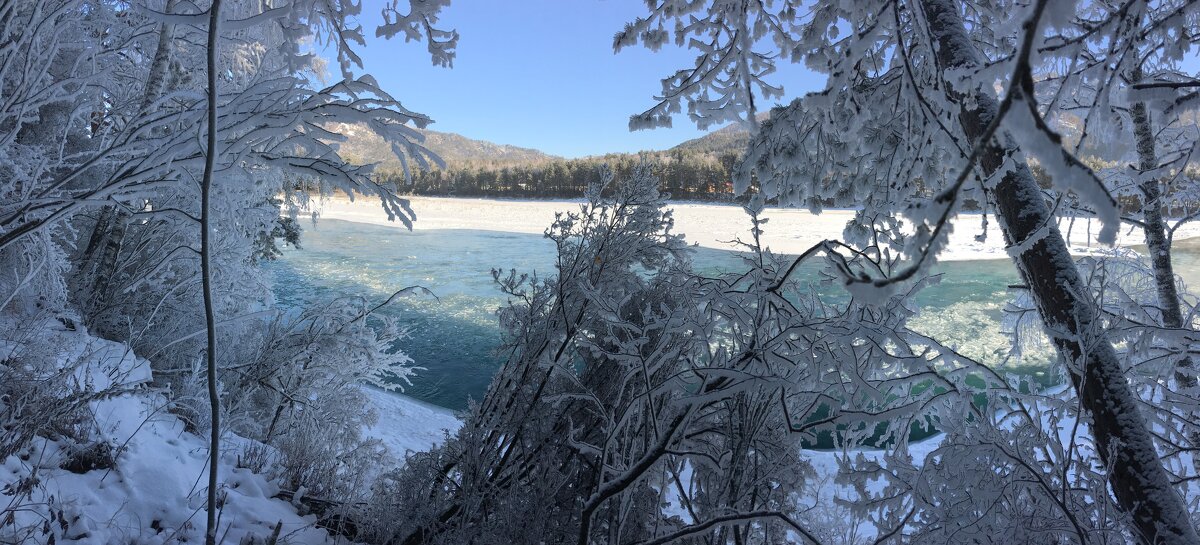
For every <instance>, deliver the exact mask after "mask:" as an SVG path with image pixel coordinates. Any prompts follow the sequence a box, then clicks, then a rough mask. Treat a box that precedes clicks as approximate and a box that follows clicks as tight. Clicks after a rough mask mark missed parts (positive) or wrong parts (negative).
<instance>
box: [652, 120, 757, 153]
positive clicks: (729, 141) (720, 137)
mask: <svg viewBox="0 0 1200 545" xmlns="http://www.w3.org/2000/svg"><path fill="white" fill-rule="evenodd" d="M749 142H750V131H748V130H746V128H745V127H743V126H741V125H739V124H736V123H735V124H732V125H726V126H724V127H721V128H720V129H717V130H715V131H712V132H710V133H708V134H706V135H704V136H701V137H699V138H693V139H691V140H688V141H686V142H683V143H681V144H679V145H677V146H675V147H673V148H671V151H675V150H680V151H690V152H696V153H714V154H718V155H719V154H722V153H726V152H731V153H736V154H738V155H741V154H742V152H744V151H746V144H747V143H749Z"/></svg>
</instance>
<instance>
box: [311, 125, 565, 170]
mask: <svg viewBox="0 0 1200 545" xmlns="http://www.w3.org/2000/svg"><path fill="white" fill-rule="evenodd" d="M331 129H332V130H334V131H335V132H339V133H341V134H343V135H345V136H346V141H345V142H341V143H340V150H341V152H342V155H343V156H344V157H346V158H347V159H349V160H350V161H352V162H357V163H374V162H377V163H379V168H380V169H381V170H400V159H398V158H396V156H395V155H394V154H393V153H392V148H391V146H390V145H388V144H387V143H386V142H384V141H383V138H380V137H379V135H377V134H375V133H374V132H373V131H371V130H369V129H367V128H366V127H363V126H361V125H350V124H337V125H336V126H334V127H331ZM416 131H417V132H419V133H421V134H422V135H424V136H425V142H424V145H425V147H426V148H428V149H429V150H430V151H432V152H434V153H436V154H437V155H438V156H439V157H441V158H442V160H443V161H445V162H446V166H447V167H448V168H452V169H453V168H459V167H464V166H468V165H472V164H476V165H479V164H487V165H489V166H496V167H505V166H517V165H531V164H540V163H545V162H549V161H554V160H559V159H561V157H557V156H554V155H550V154H547V153H544V152H541V151H539V150H535V149H530V148H521V147H517V146H510V145H508V144H496V143H493V142H488V141H486V140H475V139H472V138H467V137H465V136H463V135H461V134H455V133H449V132H438V131H431V130H425V129H416Z"/></svg>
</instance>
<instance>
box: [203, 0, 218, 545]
mask: <svg viewBox="0 0 1200 545" xmlns="http://www.w3.org/2000/svg"><path fill="white" fill-rule="evenodd" d="M220 13H221V0H213V1H212V6H211V7H209V8H208V53H207V55H206V56H207V58H208V71H207V76H208V146H207V148H208V149H206V150H205V152H204V176H203V177H202V178H201V182H200V276H201V284H202V288H203V291H204V325H205V327H204V330H205V333H207V345H206V349H205V356H206V360H207V362H206V363H207V378H208V406H209V411H210V413H209V418H210V419H211V421H212V426H210V427H211V428H212V430H211V432H210V434H209V443H208V501H207V505H206V511H207V513H206V514H207V515H208V517H207V518H208V520H207V522H206V524H205V531H204V543H205V545H216V543H217V469H218V464H219V462H220V459H221V448H220V445H221V398H220V397H219V396H218V395H217V318H216V308H215V307H214V304H213V285H212V284H213V282H212V281H213V270H212V232H213V227H212V202H211V201H212V184H213V170H214V169H215V167H216V160H217V47H218V46H219V45H220V44H219V40H218V35H217V33H218V32H219V30H220V25H219V23H220V20H221V15H220Z"/></svg>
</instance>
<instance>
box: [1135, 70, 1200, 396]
mask: <svg viewBox="0 0 1200 545" xmlns="http://www.w3.org/2000/svg"><path fill="white" fill-rule="evenodd" d="M1132 79H1133V81H1138V80H1141V79H1142V71H1141V70H1140V69H1139V70H1136V71H1134V73H1133V77H1132ZM1130 117H1131V118H1132V119H1133V133H1134V137H1135V138H1136V140H1137V152H1138V170H1139V171H1141V172H1149V171H1151V170H1154V169H1156V168H1158V150H1157V149H1156V145H1155V141H1154V126H1153V124H1152V122H1151V120H1150V112H1149V110H1148V109H1147V108H1146V103H1145V102H1135V103H1134V104H1133V107H1132V108H1131V109H1130ZM1138 187H1139V188H1140V189H1141V190H1142V221H1143V222H1145V225H1144V226H1143V227H1142V229H1143V231H1144V232H1145V234H1146V248H1147V249H1148V251H1149V252H1150V265H1151V267H1152V268H1153V269H1154V288H1155V290H1156V291H1157V292H1158V307H1159V311H1160V312H1161V313H1162V321H1163V325H1164V326H1166V327H1169V328H1173V329H1180V328H1182V327H1183V313H1182V312H1181V311H1180V310H1179V291H1178V290H1177V289H1176V287H1175V270H1174V268H1173V267H1172V265H1171V242H1170V240H1168V239H1167V229H1166V222H1164V221H1163V214H1162V189H1161V188H1160V187H1159V183H1158V180H1157V179H1156V178H1145V179H1142V180H1141V181H1139V182H1138ZM1191 367H1192V360H1191V358H1188V357H1184V358H1181V359H1180V360H1179V362H1178V364H1177V367H1176V369H1175V380H1176V382H1178V383H1179V385H1180V386H1183V387H1191V386H1195V385H1196V377H1195V376H1194V375H1193V374H1192V370H1191Z"/></svg>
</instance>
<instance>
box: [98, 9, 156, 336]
mask: <svg viewBox="0 0 1200 545" xmlns="http://www.w3.org/2000/svg"><path fill="white" fill-rule="evenodd" d="M178 4H179V0H168V2H167V6H166V12H167V13H173V12H174V10H175V8H176V6H177V5H178ZM174 49H175V25H174V23H163V24H162V27H161V28H160V29H159V33H158V46H157V47H156V48H155V51H154V60H153V61H152V62H151V63H150V71H149V74H148V75H147V77H146V88H145V90H144V91H143V92H142V105H141V111H140V113H141V114H142V115H146V114H147V113H148V110H149V109H150V107H151V105H153V104H154V101H155V100H158V98H159V97H160V96H162V93H163V88H164V86H165V83H166V80H167V71H168V68H169V67H170V64H171V53H172V52H173V51H174ZM128 226H129V216H128V215H127V214H125V213H123V211H122V210H121V209H119V208H118V207H116V206H111V205H110V206H105V207H103V208H101V209H100V218H99V219H98V220H97V221H96V225H95V226H94V227H93V230H92V236H91V239H90V240H89V242H88V245H87V249H86V250H85V251H84V255H83V260H82V261H83V263H86V264H88V266H89V267H90V270H89V271H88V272H89V273H91V275H92V286H91V292H90V297H89V299H88V301H86V304H87V309H88V310H87V312H86V313H87V314H88V315H89V316H88V318H89V319H93V318H95V317H96V316H95V314H96V313H97V312H103V311H104V309H105V308H107V307H108V302H109V301H111V300H112V297H111V294H110V293H109V285H110V283H111V282H112V279H113V276H115V275H116V274H117V258H118V257H120V254H121V245H122V244H123V243H124V241H125V230H126V228H127V227H128ZM92 263H95V265H94V266H91V264H92ZM84 278H85V279H86V278H87V277H86V276H85V277H84ZM105 333H111V332H105Z"/></svg>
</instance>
